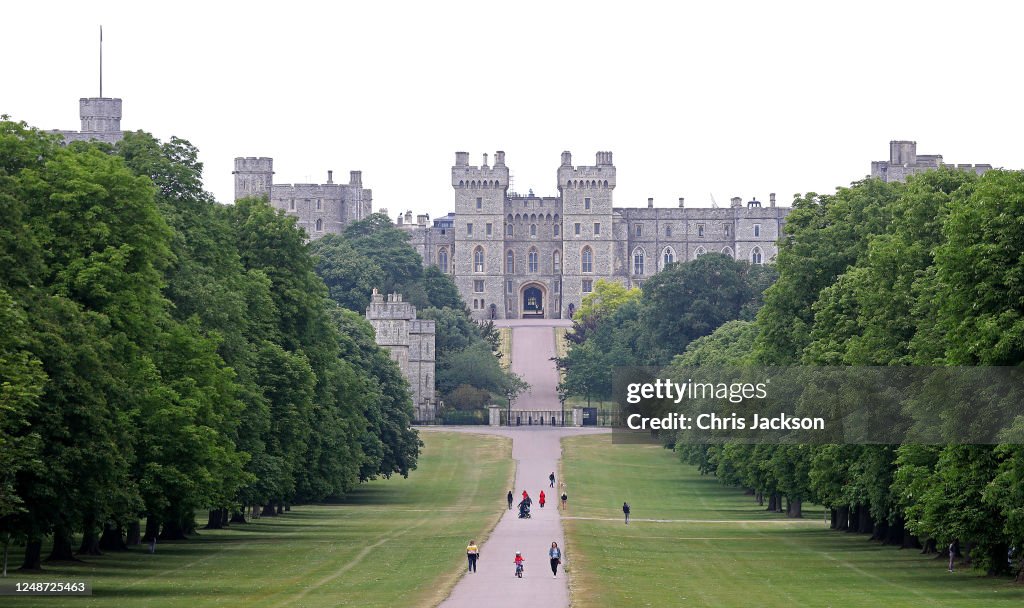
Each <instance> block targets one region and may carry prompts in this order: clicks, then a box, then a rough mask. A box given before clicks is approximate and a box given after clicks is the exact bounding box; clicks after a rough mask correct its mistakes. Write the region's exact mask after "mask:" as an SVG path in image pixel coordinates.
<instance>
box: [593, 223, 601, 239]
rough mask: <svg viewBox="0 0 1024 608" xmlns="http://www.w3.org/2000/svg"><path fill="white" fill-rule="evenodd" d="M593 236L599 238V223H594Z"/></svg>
mask: <svg viewBox="0 0 1024 608" xmlns="http://www.w3.org/2000/svg"><path fill="white" fill-rule="evenodd" d="M594 236H601V222H594Z"/></svg>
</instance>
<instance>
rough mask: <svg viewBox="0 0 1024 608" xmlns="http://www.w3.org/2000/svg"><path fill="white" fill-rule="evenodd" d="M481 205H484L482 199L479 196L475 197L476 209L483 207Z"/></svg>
mask: <svg viewBox="0 0 1024 608" xmlns="http://www.w3.org/2000/svg"><path fill="white" fill-rule="evenodd" d="M483 207H484V199H482V198H480V197H479V196H478V197H476V208H477V209H483Z"/></svg>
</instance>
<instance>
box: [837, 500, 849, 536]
mask: <svg viewBox="0 0 1024 608" xmlns="http://www.w3.org/2000/svg"><path fill="white" fill-rule="evenodd" d="M849 528H850V505H843V506H841V507H839V508H838V509H836V530H839V531H840V532H843V531H845V530H848V529H849Z"/></svg>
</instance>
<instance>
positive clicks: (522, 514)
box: [519, 496, 533, 519]
mask: <svg viewBox="0 0 1024 608" xmlns="http://www.w3.org/2000/svg"><path fill="white" fill-rule="evenodd" d="M531 504H533V499H531V498H530V497H529V496H527V497H526V498H524V499H523V500H521V501H520V502H519V519H529V518H530V505H531Z"/></svg>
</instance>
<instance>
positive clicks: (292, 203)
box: [288, 198, 295, 211]
mask: <svg viewBox="0 0 1024 608" xmlns="http://www.w3.org/2000/svg"><path fill="white" fill-rule="evenodd" d="M288 210H289V211H295V199H294V198H292V199H288Z"/></svg>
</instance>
